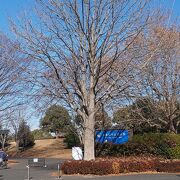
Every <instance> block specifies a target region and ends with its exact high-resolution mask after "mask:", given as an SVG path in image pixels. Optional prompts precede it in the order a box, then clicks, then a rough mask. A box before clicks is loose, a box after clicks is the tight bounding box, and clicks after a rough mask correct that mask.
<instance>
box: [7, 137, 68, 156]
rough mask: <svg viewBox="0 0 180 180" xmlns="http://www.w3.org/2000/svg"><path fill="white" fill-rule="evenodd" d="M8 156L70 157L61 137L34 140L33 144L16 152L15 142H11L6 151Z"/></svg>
mask: <svg viewBox="0 0 180 180" xmlns="http://www.w3.org/2000/svg"><path fill="white" fill-rule="evenodd" d="M8 154H9V156H10V157H23V158H27V157H46V158H62V159H71V149H66V147H65V144H64V143H63V139H44V140H36V141H35V145H34V146H33V147H32V148H30V149H28V150H25V151H23V152H18V153H17V152H16V150H15V143H12V144H11V148H10V150H9V151H8Z"/></svg>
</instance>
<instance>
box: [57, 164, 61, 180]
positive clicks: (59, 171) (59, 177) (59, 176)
mask: <svg viewBox="0 0 180 180" xmlns="http://www.w3.org/2000/svg"><path fill="white" fill-rule="evenodd" d="M57 179H62V177H61V170H60V164H58V177H57Z"/></svg>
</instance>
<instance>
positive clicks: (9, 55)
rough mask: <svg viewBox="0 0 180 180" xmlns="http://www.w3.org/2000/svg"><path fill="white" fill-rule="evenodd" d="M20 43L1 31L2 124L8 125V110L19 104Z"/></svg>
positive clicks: (0, 91)
mask: <svg viewBox="0 0 180 180" xmlns="http://www.w3.org/2000/svg"><path fill="white" fill-rule="evenodd" d="M21 65H22V61H21V58H20V51H19V44H18V43H16V42H13V41H11V40H10V39H8V38H7V37H6V36H5V35H4V34H2V33H0V119H1V120H0V124H1V126H2V128H3V127H7V124H8V121H7V119H6V112H7V111H6V110H8V109H9V108H12V107H15V106H17V105H19V104H20V103H21V102H22V101H21V100H20V98H19V97H20V96H18V94H20V92H21V90H22V89H21V85H20V83H19V82H20V75H21V73H22V71H23V69H22V66H21Z"/></svg>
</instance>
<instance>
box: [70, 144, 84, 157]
mask: <svg viewBox="0 0 180 180" xmlns="http://www.w3.org/2000/svg"><path fill="white" fill-rule="evenodd" d="M72 157H73V159H74V160H82V159H83V152H82V148H81V147H72Z"/></svg>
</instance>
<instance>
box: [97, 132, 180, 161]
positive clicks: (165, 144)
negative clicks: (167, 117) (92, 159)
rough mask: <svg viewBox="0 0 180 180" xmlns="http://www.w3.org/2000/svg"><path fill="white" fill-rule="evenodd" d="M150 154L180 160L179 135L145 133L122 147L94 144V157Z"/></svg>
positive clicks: (136, 136)
mask: <svg viewBox="0 0 180 180" xmlns="http://www.w3.org/2000/svg"><path fill="white" fill-rule="evenodd" d="M142 154H151V155H154V156H162V157H164V158H168V159H180V134H168V133H147V134H143V135H135V136H134V137H133V138H132V140H130V141H129V142H128V143H126V144H123V145H116V144H110V143H104V144H96V156H99V157H105V156H124V155H125V156H131V155H142Z"/></svg>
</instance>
